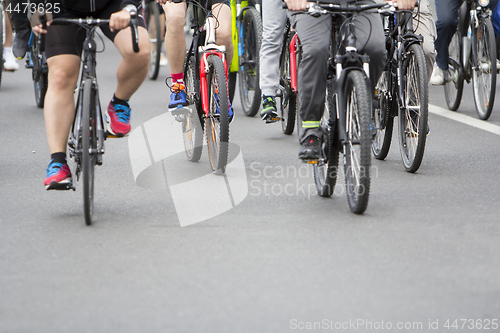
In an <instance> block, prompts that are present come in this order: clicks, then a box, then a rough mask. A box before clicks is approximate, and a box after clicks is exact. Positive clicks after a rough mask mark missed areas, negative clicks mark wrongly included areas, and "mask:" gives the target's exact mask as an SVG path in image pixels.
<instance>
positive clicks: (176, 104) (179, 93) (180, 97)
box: [168, 83, 188, 111]
mask: <svg viewBox="0 0 500 333" xmlns="http://www.w3.org/2000/svg"><path fill="white" fill-rule="evenodd" d="M170 90H171V91H172V93H171V94H170V104H169V105H168V109H169V111H173V110H175V109H177V108H182V107H184V106H187V105H188V103H187V101H186V100H187V95H186V87H185V86H184V84H182V83H175V84H174V85H173V86H172V88H170Z"/></svg>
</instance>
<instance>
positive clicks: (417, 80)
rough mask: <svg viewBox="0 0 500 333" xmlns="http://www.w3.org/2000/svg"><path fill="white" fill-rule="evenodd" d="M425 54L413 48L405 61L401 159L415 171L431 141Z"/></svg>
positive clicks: (401, 116) (409, 169)
mask: <svg viewBox="0 0 500 333" xmlns="http://www.w3.org/2000/svg"><path fill="white" fill-rule="evenodd" d="M425 66H426V65H425V58H424V51H423V50H422V47H421V46H420V45H417V44H413V45H410V47H409V49H408V50H407V53H406V58H405V60H404V61H403V68H402V71H403V77H404V78H405V79H404V89H403V93H404V96H403V102H404V107H403V108H400V109H399V138H400V142H399V143H400V148H401V149H400V150H401V158H402V159H403V164H404V166H405V169H406V171H408V172H415V171H417V170H418V168H419V167H420V164H421V163H422V159H423V156H424V149H425V140H426V138H427V117H428V90H427V89H428V88H427V87H428V86H427V77H426V75H425V73H426V72H427V70H426V67H425Z"/></svg>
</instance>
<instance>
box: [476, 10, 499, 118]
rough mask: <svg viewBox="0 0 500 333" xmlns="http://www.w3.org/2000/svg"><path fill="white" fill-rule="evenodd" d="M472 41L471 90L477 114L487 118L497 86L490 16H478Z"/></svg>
mask: <svg viewBox="0 0 500 333" xmlns="http://www.w3.org/2000/svg"><path fill="white" fill-rule="evenodd" d="M473 33H474V38H473V39H472V40H473V41H476V43H472V59H473V66H472V91H473V92H474V104H476V111H477V115H478V116H479V118H480V119H482V120H487V119H488V118H489V117H490V115H491V111H492V110H493V104H494V102H495V91H496V87H497V66H496V61H497V48H496V41H495V32H494V31H493V25H492V23H491V19H490V18H484V17H482V18H479V26H478V27H477V29H474V32H473Z"/></svg>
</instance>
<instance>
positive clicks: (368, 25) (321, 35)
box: [264, 0, 387, 142]
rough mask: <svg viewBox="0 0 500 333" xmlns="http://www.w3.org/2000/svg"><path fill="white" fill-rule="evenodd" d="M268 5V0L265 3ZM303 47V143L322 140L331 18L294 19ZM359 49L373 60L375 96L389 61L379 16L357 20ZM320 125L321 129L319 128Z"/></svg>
mask: <svg viewBox="0 0 500 333" xmlns="http://www.w3.org/2000/svg"><path fill="white" fill-rule="evenodd" d="M264 1H265V0H264ZM293 22H294V24H295V29H296V30H297V33H298V35H299V38H300V42H301V45H302V59H301V62H300V65H299V72H298V89H299V98H300V104H301V106H300V116H301V119H302V129H301V133H300V139H301V142H302V141H304V140H305V139H306V138H307V137H308V136H309V135H311V134H312V135H316V136H320V135H321V133H320V131H319V128H318V126H319V120H320V119H321V117H322V116H323V112H324V109H325V91H326V78H327V63H326V62H327V59H328V56H329V53H328V47H329V43H330V36H331V26H332V18H331V16H330V15H323V16H320V17H317V18H316V17H312V16H310V15H307V14H300V15H296V16H294V17H293ZM354 27H355V28H354V29H355V32H354V33H355V35H356V48H357V49H358V52H360V53H364V54H367V55H369V56H370V80H371V84H372V87H371V89H372V93H373V88H374V86H375V84H376V83H377V81H378V78H379V77H380V74H382V71H383V69H384V64H385V61H386V57H387V52H386V49H385V37H384V30H383V27H382V19H381V17H380V14H378V12H373V13H372V12H369V13H368V12H367V13H362V14H359V15H357V16H356V17H355V18H354ZM316 123H318V124H317V125H315V124H316Z"/></svg>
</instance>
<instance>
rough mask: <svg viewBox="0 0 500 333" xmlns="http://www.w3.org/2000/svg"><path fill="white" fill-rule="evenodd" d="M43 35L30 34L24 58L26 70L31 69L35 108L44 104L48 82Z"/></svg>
mask: <svg viewBox="0 0 500 333" xmlns="http://www.w3.org/2000/svg"><path fill="white" fill-rule="evenodd" d="M44 39H45V35H44V34H41V35H40V36H39V37H37V36H36V35H35V34H34V33H33V32H31V35H30V39H29V42H28V54H27V57H26V65H25V67H26V68H31V77H32V79H33V87H34V91H35V102H36V106H38V107H39V108H43V105H44V103H45V94H46V93H47V86H48V84H49V83H48V81H49V67H48V65H47V59H46V57H45V52H44V51H45V42H44Z"/></svg>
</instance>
